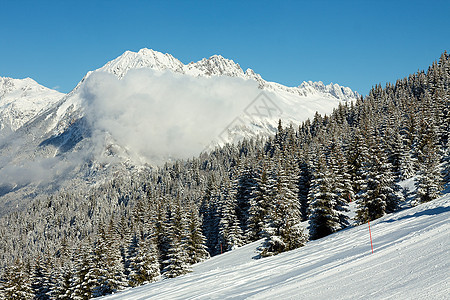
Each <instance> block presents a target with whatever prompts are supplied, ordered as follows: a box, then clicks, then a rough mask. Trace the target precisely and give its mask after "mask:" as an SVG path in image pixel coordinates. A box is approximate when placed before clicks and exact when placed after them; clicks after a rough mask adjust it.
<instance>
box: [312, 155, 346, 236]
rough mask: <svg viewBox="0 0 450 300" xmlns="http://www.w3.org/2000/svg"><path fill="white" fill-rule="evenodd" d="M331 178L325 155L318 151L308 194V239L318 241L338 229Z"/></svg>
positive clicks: (335, 197)
mask: <svg viewBox="0 0 450 300" xmlns="http://www.w3.org/2000/svg"><path fill="white" fill-rule="evenodd" d="M333 176H334V174H333V173H332V171H331V170H330V167H329V166H328V165H327V161H326V158H325V154H324V153H323V151H320V152H319V154H318V159H317V163H316V169H315V170H314V173H313V180H312V183H311V190H310V194H309V200H310V216H309V235H310V239H313V240H314V239H319V238H322V237H324V236H327V235H329V234H331V233H333V232H335V231H337V230H338V229H340V224H339V218H338V216H337V214H336V211H335V209H334V208H335V206H336V199H337V197H338V195H337V194H336V191H335V190H334V186H333Z"/></svg>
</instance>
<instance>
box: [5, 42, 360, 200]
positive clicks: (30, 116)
mask: <svg viewBox="0 0 450 300" xmlns="http://www.w3.org/2000/svg"><path fill="white" fill-rule="evenodd" d="M357 97H359V95H358V93H356V92H353V91H352V90H351V89H350V88H347V87H341V86H339V85H337V84H329V85H324V84H323V83H322V82H303V83H301V84H300V85H299V86H298V87H286V86H283V85H281V84H278V83H274V82H267V81H265V80H264V79H263V78H262V77H261V76H260V75H259V74H257V73H255V72H254V71H253V70H251V69H247V70H246V71H245V72H244V71H243V70H242V68H241V67H240V66H239V64H237V63H235V62H234V61H232V60H229V59H226V58H224V57H222V56H220V55H214V56H212V57H210V58H205V59H202V60H200V61H198V62H191V63H189V64H183V63H182V62H181V61H179V60H178V59H176V58H174V57H173V56H172V55H170V54H163V53H160V52H157V51H154V50H150V49H141V50H140V51H138V52H131V51H127V52H125V53H124V54H122V55H121V56H119V57H118V58H116V59H114V60H112V61H110V62H108V63H106V64H105V65H104V66H103V67H101V68H99V69H97V70H94V71H90V72H88V73H87V74H86V76H85V77H84V78H83V79H82V80H81V81H80V82H79V83H78V85H77V86H76V87H75V88H74V89H73V90H72V91H71V92H70V93H68V94H66V95H64V94H61V93H59V92H57V91H52V90H50V89H47V88H44V87H42V86H39V85H38V84H37V83H36V82H34V81H32V80H31V79H25V80H14V79H9V78H6V79H4V78H2V79H1V80H0V126H2V127H1V128H6V127H8V128H11V130H0V133H1V134H0V156H1V157H2V158H3V159H1V160H0V178H2V182H0V197H2V196H5V195H8V194H10V195H13V196H12V197H11V199H13V200H11V201H12V202H14V201H17V199H18V198H24V197H18V196H17V193H18V191H23V193H24V195H29V194H32V193H35V192H36V191H37V190H35V188H36V187H40V188H41V187H46V188H53V189H55V188H58V187H59V185H60V184H62V183H63V182H65V181H67V182H68V181H73V178H78V179H80V178H81V179H83V178H87V180H89V181H92V182H95V181H96V180H100V179H99V177H98V176H100V175H99V174H104V175H105V176H108V174H110V172H112V171H111V170H114V169H115V168H117V167H118V166H120V165H121V164H122V166H123V163H125V164H126V165H127V166H143V165H147V164H150V165H154V164H160V163H162V162H164V161H165V160H167V159H172V158H188V157H192V156H197V155H198V154H199V153H200V152H201V151H204V150H209V149H211V148H212V147H214V146H216V145H223V144H224V143H227V142H236V141H239V140H241V139H242V138H244V137H254V136H255V135H257V134H262V135H268V134H273V133H275V132H276V128H277V124H278V120H279V119H282V120H283V122H284V124H285V125H287V124H289V123H293V124H294V126H298V125H299V124H300V123H301V122H302V121H304V120H306V119H307V118H311V117H313V115H314V113H315V112H316V111H317V112H319V113H321V114H328V113H331V112H332V110H333V109H334V108H335V107H337V106H338V104H339V103H342V102H346V101H353V100H355V99H357ZM2 136H3V137H2ZM5 136H6V137H5ZM93 178H94V179H93ZM69 179H70V180H69ZM50 183H51V184H50ZM30 184H31V185H30ZM3 202H4V203H5V202H8V201H7V200H5V201H3ZM12 202H11V203H10V204H9V205H15V204H14V203H12Z"/></svg>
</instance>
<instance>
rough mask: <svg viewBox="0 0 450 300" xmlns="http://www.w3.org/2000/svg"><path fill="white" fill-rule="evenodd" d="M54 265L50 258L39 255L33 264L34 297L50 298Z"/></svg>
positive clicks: (32, 282)
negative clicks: (51, 263)
mask: <svg viewBox="0 0 450 300" xmlns="http://www.w3.org/2000/svg"><path fill="white" fill-rule="evenodd" d="M51 270H52V266H51V265H50V261H49V258H42V257H41V256H38V257H37V259H36V260H35V261H34V262H33V264H32V266H31V276H30V282H31V290H32V293H33V294H34V296H33V299H36V300H46V299H50V291H51V290H50V288H51V286H52V278H51Z"/></svg>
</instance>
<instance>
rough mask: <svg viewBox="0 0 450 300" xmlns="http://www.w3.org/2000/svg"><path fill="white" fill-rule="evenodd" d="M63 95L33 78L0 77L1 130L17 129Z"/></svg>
mask: <svg viewBox="0 0 450 300" xmlns="http://www.w3.org/2000/svg"><path fill="white" fill-rule="evenodd" d="M63 96H64V94H63V93H60V92H58V91H55V90H52V89H49V88H46V87H44V86H42V85H40V84H38V83H37V82H36V81H34V80H33V79H31V78H25V79H13V78H8V77H0V130H6V128H7V129H10V130H13V131H15V130H17V129H18V128H20V127H22V126H23V125H24V124H25V123H26V122H28V121H30V120H31V119H32V118H33V117H35V116H36V115H38V114H39V113H42V112H43V111H44V110H45V109H48V108H49V107H51V106H52V105H54V104H55V103H56V101H57V100H59V99H61V98H62V97H63Z"/></svg>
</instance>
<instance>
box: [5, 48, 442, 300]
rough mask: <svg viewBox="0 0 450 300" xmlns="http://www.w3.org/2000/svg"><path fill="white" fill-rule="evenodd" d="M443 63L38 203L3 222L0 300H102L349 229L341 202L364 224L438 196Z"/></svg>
mask: <svg viewBox="0 0 450 300" xmlns="http://www.w3.org/2000/svg"><path fill="white" fill-rule="evenodd" d="M449 58H450V56H449V55H448V54H447V53H444V54H442V56H441V57H440V59H439V61H438V62H436V63H433V65H432V66H431V67H430V68H429V69H428V70H427V72H424V71H420V72H418V73H416V74H413V75H410V76H409V77H408V78H404V79H401V80H398V81H397V82H396V83H395V84H388V85H387V86H386V87H384V88H383V87H382V86H380V85H377V86H375V87H374V88H373V89H372V90H371V92H370V93H369V95H368V96H366V97H365V98H364V99H363V98H361V99H359V100H358V101H356V102H355V103H351V104H342V105H340V106H339V107H338V108H337V109H335V110H334V112H333V113H332V114H331V115H326V116H322V115H319V114H316V115H315V116H314V117H313V118H312V119H311V120H308V121H306V122H304V123H303V124H300V125H299V126H298V127H297V125H289V126H286V127H284V126H283V125H284V124H283V123H282V121H280V124H279V127H278V133H277V134H276V135H275V136H273V137H271V138H268V139H266V138H260V139H256V140H245V141H243V142H241V143H239V144H237V145H226V146H224V147H222V148H220V149H216V150H215V151H213V152H211V153H204V154H201V155H200V156H199V157H196V158H192V159H190V160H187V161H176V162H171V163H166V164H165V165H164V167H161V168H158V169H151V168H145V167H140V168H137V167H136V168H132V167H129V168H128V169H127V171H123V172H120V173H117V174H115V176H114V178H111V179H110V180H109V181H107V182H99V183H98V184H97V185H96V186H95V187H94V188H92V189H89V190H75V189H74V190H64V191H60V192H59V193H58V194H54V195H46V196H37V197H36V199H35V201H34V202H33V203H32V204H31V205H30V206H29V208H28V209H26V210H25V211H20V212H14V213H12V214H9V215H6V216H4V217H2V218H1V219H0V236H1V240H0V260H1V266H0V267H1V274H2V275H1V281H0V298H1V297H3V298H4V299H30V298H33V297H35V298H36V299H48V298H55V299H88V298H91V297H95V296H101V295H106V294H110V293H113V292H116V291H118V290H121V289H124V288H126V287H129V286H138V285H141V284H143V283H146V282H151V281H154V280H157V279H159V278H171V277H175V276H178V275H180V274H184V273H187V272H189V271H190V265H191V264H193V263H196V262H199V261H202V260H205V259H207V258H208V257H209V256H214V255H217V254H220V253H223V252H226V251H230V250H232V249H233V248H235V247H239V246H242V245H244V244H246V243H249V242H252V241H256V240H259V239H261V238H264V239H265V240H264V243H263V245H262V246H261V248H260V255H261V256H262V257H264V256H271V255H275V254H277V253H280V252H284V251H288V250H292V249H295V248H298V247H301V246H303V245H304V244H305V243H306V242H307V240H308V239H318V238H321V237H324V236H326V235H328V234H331V233H333V232H336V231H338V230H340V229H343V228H345V227H347V226H349V221H350V220H348V217H347V214H346V213H345V212H346V210H347V209H348V203H349V202H350V201H356V203H357V207H358V210H357V215H356V221H357V222H358V223H364V222H367V221H369V220H374V219H377V218H379V217H381V216H383V215H385V214H387V213H391V212H394V211H396V210H397V209H399V205H400V204H401V203H402V202H403V200H404V199H405V197H409V198H412V199H413V201H412V202H411V203H412V204H413V205H414V204H419V203H423V202H428V201H430V200H433V199H435V198H437V197H438V196H439V195H440V193H441V192H442V191H443V189H444V186H445V184H447V183H448V182H449V179H450V160H449V149H448V135H449V130H450V128H449V123H450V115H449V114H450V59H449ZM408 178H415V184H416V189H415V190H414V193H413V194H410V193H409V192H408V191H405V190H403V189H402V188H401V187H400V185H399V182H400V181H402V180H404V179H408ZM308 220H309V232H308V231H305V230H304V229H303V227H302V226H300V222H304V221H308Z"/></svg>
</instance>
